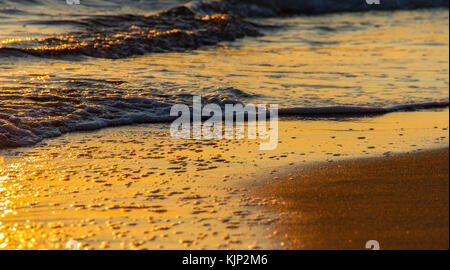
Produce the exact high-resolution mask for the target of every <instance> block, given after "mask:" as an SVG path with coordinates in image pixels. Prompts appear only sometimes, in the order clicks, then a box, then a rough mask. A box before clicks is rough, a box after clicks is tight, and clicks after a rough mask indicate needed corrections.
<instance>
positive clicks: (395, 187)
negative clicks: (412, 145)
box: [261, 148, 449, 250]
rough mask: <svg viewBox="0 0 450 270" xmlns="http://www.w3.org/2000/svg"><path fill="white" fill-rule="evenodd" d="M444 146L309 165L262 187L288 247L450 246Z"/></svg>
mask: <svg viewBox="0 0 450 270" xmlns="http://www.w3.org/2000/svg"><path fill="white" fill-rule="evenodd" d="M448 159H449V149H448V148H446V149H440V150H433V151H426V152H422V153H413V154H404V155H396V156H392V157H382V158H368V159H356V160H351V161H343V162H337V163H334V164H332V165H330V164H326V165H315V166H311V167H309V168H307V169H305V170H303V171H302V172H301V173H299V174H298V175H296V176H294V177H293V178H291V179H285V180H283V181H280V182H279V183H277V184H276V185H274V184H273V183H272V184H270V185H267V187H266V188H264V189H263V190H262V191H261V192H262V193H263V194H265V195H266V196H268V197H270V198H272V199H277V200H282V203H280V204H278V205H277V207H275V209H276V210H277V211H280V212H284V213H286V212H287V213H288V214H286V215H285V216H284V218H283V219H281V220H280V221H279V222H278V223H277V227H278V228H279V232H278V233H277V237H278V238H279V239H280V241H284V243H285V244H286V248H288V249H364V248H365V243H366V242H367V241H369V240H377V241H378V242H379V244H380V248H381V249H402V250H403V249H448V248H449V223H448V213H449V200H448V197H449V193H448V192H449V182H448V175H449V167H448V161H449V160H448Z"/></svg>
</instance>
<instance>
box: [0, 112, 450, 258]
mask: <svg viewBox="0 0 450 270" xmlns="http://www.w3.org/2000/svg"><path fill="white" fill-rule="evenodd" d="M448 117H449V114H448V109H439V110H426V111H419V112H399V113H392V114H386V115H384V116H377V117H367V118H361V119H354V120H352V121H340V120H339V119H337V120H327V119H324V120H319V119H311V120H307V119H292V120H285V121H280V123H279V144H278V147H277V149H276V150H273V151H261V150H260V149H259V144H260V141H259V140H205V141H198V140H177V139H173V138H171V137H170V136H169V135H168V127H167V125H166V124H161V125H136V126H130V127H120V128H111V129H102V130H100V131H96V132H80V133H70V134H67V135H64V136H61V137H58V138H55V139H49V140H45V141H43V142H41V143H39V144H38V145H36V146H33V147H25V148H14V149H5V150H2V151H1V152H0V157H1V158H0V194H1V197H0V222H1V224H0V249H65V248H66V243H67V242H68V241H70V240H75V241H77V242H78V243H80V244H81V248H82V249H151V250H152V249H158V250H159V249H196V250H198V249H233V250H235V249H284V248H287V247H291V248H294V245H295V244H296V243H297V242H296V238H293V237H291V236H289V237H288V238H287V239H279V238H278V237H279V236H280V235H284V234H282V233H281V231H282V229H281V228H283V223H281V224H280V223H278V222H280V221H285V220H289V219H286V218H287V217H290V214H291V213H295V212H298V211H299V209H296V208H294V209H287V208H286V209H285V208H284V207H285V206H286V205H284V204H283V203H284V201H285V198H283V197H279V198H271V196H267V195H270V194H259V193H258V194H256V193H255V192H254V191H255V187H258V186H262V185H266V186H267V187H268V189H269V190H272V189H274V190H276V188H277V187H282V186H283V185H282V183H283V182H281V181H282V180H281V179H284V178H285V177H286V178H289V177H294V175H296V174H297V173H298V172H300V173H299V175H300V176H301V177H300V179H303V171H305V170H307V169H308V168H309V167H310V166H316V165H317V164H324V163H325V164H340V163H338V162H340V161H345V160H359V159H361V158H377V157H387V156H396V155H397V154H401V153H405V152H410V153H420V152H423V151H425V150H426V149H433V148H445V147H448V139H449V137H448V128H449V127H448ZM388 160H390V159H388ZM394 160H395V159H393V161H394ZM386 162H387V161H386ZM387 163H388V164H389V162H387ZM429 163H430V162H429V161H427V162H426V164H427V165H428V164H429ZM355 164H359V163H355ZM393 164H394V163H393ZM422 164H423V163H422ZM414 166H415V165H414ZM384 167H386V166H384ZM414 168H415V167H413V166H412V167H411V170H414ZM417 168H418V169H420V168H421V167H420V163H419V164H417ZM397 171H398V170H395V172H397ZM447 171H448V167H447ZM323 175H325V176H327V177H324V178H323V179H324V181H325V182H324V185H319V184H317V185H319V186H317V188H315V189H306V187H304V186H303V185H299V186H298V187H299V188H300V189H301V190H303V188H305V192H306V191H308V192H307V193H306V195H305V196H303V193H300V194H302V195H301V196H300V195H299V196H298V198H299V199H300V200H301V201H302V202H304V203H305V204H306V203H307V205H311V207H312V206H317V197H315V196H325V195H326V196H327V197H324V198H329V200H327V201H326V205H328V204H332V205H334V206H336V207H335V208H332V209H331V210H330V211H332V210H333V211H338V212H339V211H347V210H348V208H346V206H347V203H352V204H354V203H353V202H352V201H350V199H346V197H343V198H340V197H337V198H336V197H333V196H338V195H339V194H340V196H344V195H345V196H346V195H349V196H351V197H349V198H353V197H354V196H356V197H357V196H366V195H364V193H363V192H367V196H370V195H371V194H372V193H371V192H372V191H373V190H372V189H371V188H369V187H368V188H367V189H364V188H362V189H354V190H355V192H361V193H360V194H359V193H358V194H359V195H358V194H353V195H352V194H346V193H345V192H349V191H351V190H353V188H356V187H357V186H358V185H357V183H355V184H352V185H351V186H350V187H349V186H348V185H350V184H344V186H336V189H333V190H329V189H327V188H328V186H327V185H326V184H325V183H327V181H341V180H339V179H341V178H339V174H338V172H334V174H333V173H332V172H331V171H330V172H329V174H328V172H327V173H324V174H323ZM397 176H398V177H400V175H397ZM320 179H321V178H320ZM320 179H319V178H317V181H319V180H320ZM386 179H387V178H386ZM402 179H403V178H402ZM402 179H400V180H399V181H398V182H395V183H392V184H389V185H387V189H388V191H389V190H391V186H395V187H404V186H405V181H406V180H408V179H403V180H402ZM288 182H289V181H288ZM280 183H281V184H280ZM337 183H339V182H337ZM343 183H346V182H343ZM374 183H375V182H374ZM377 183H380V184H384V183H385V182H384V181H383V179H381V180H379V181H377ZM396 183H397V184H396ZM319 187H320V188H319ZM338 187H339V189H337V188H338ZM383 187H386V186H385V185H383ZM413 187H414V185H412V186H411V192H414V194H409V193H408V194H409V195H410V196H415V193H418V191H417V190H418V189H419V188H416V189H413ZM294 190H296V189H294ZM447 190H448V189H447ZM327 192H331V193H330V194H331V195H330V194H328V193H327ZM339 192H340V193H339ZM280 194H281V193H280ZM420 194H422V193H420ZM433 194H434V193H433ZM352 196H353V197H352ZM405 196H406V195H405ZM430 196H432V195H431V193H430ZM368 198H370V197H368ZM386 198H392V196H391V195H389V196H387V197H386ZM396 198H400V197H398V196H396ZM323 203H325V202H323ZM434 204H435V202H434V201H432V202H429V203H428V202H427V203H424V204H423V205H422V206H423V207H422V208H421V209H422V210H423V212H426V213H429V214H430V215H431V214H432V213H444V212H445V211H444V210H442V209H438V208H435V210H433V209H434ZM419 206H420V204H419ZM444 206H445V205H444ZM447 206H448V203H447ZM277 207H281V208H277ZM372 207H374V206H373V205H372V204H371V203H369V202H368V205H367V207H366V208H367V210H365V211H369V210H371V209H372ZM397 207H404V204H403V203H399V204H398V206H397ZM278 209H279V210H281V211H279V210H278ZM373 209H378V208H373ZM395 209H396V208H392V209H386V211H394V210H395ZM410 209H412V208H410ZM268 210H269V211H268ZM273 210H275V211H273ZM303 210H304V209H302V212H301V215H302V216H303V215H306V213H303ZM316 210H317V209H316ZM425 210H426V211H425ZM333 211H332V212H329V213H328V214H329V215H330V216H329V217H328V219H327V220H319V221H320V222H319V221H314V222H313V223H307V226H306V227H307V228H308V230H312V231H314V230H315V229H320V228H324V229H325V228H328V229H327V231H325V232H326V233H328V234H331V233H332V231H333V230H337V229H339V228H341V227H339V226H338V227H336V226H334V225H333V224H329V223H330V222H332V221H333V220H334V219H333V218H335V216H333V214H334V213H335V212H333ZM374 211H375V210H374ZM405 211H406V210H405ZM410 211H411V210H410ZM312 213H316V212H314V211H313V212H312ZM317 213H318V214H322V213H323V212H320V211H319V212H317ZM342 213H344V212H342ZM364 213H365V212H364ZM389 213H391V212H389ZM405 213H408V212H405ZM375 214H378V213H375V212H368V213H367V215H369V216H371V219H370V220H376V217H377V215H375ZM397 214H398V215H399V216H400V217H402V216H404V215H405V214H404V213H403V212H401V211H400V212H395V213H393V212H392V217H395V215H397ZM360 215H362V214H361V213H360ZM292 217H293V218H294V220H295V217H296V216H295V215H294V216H292ZM305 222H306V221H305ZM311 222H312V221H311ZM392 222H394V221H392ZM392 222H391V223H392ZM404 222H409V221H404ZM391 223H387V224H386V227H389V226H390V224H391ZM402 224H405V223H399V225H402ZM327 225H330V226H328V227H327ZM396 225H397V224H396ZM293 228H295V227H293ZM375 228H377V227H375ZM432 228H434V225H433V226H430V229H432ZM402 229H403V227H402ZM277 231H278V233H277ZM410 231H411V232H413V230H412V229H411V230H410ZM325 232H322V233H325ZM287 233H288V235H290V234H289V232H287ZM296 233H297V235H299V236H301V237H313V236H314V237H315V236H318V235H317V232H316V234H313V233H312V232H308V233H305V234H304V233H303V231H296ZM359 233H362V231H361V232H359ZM339 235H341V234H339ZM370 236H371V237H370V238H375V239H378V240H380V241H381V244H382V248H384V247H385V245H388V243H389V240H384V238H382V236H379V235H378V234H377V235H370ZM363 238H364V239H361V241H363V240H364V241H363V242H364V243H365V241H366V240H368V239H365V237H363ZM308 239H309V240H310V242H309V243H310V245H308V246H307V245H305V246H295V248H296V247H299V248H319V246H320V245H322V244H323V242H322V244H320V242H317V241H318V240H317V239H321V238H320V237H319V238H317V239H316V238H308ZM443 239H445V238H443ZM447 239H448V237H447ZM328 241H331V240H328ZM354 241H356V239H355V240H354ZM291 242H292V246H291ZM306 243H307V242H305V240H303V239H302V241H301V244H302V245H303V244H306ZM312 243H314V244H315V245H316V246H313V245H312ZM364 243H362V244H361V243H355V246H347V245H348V243H341V242H339V241H336V242H334V244H335V246H334V247H336V248H338V247H339V248H346V247H354V248H361V247H363V246H362V245H363V244H364ZM322 247H324V248H333V246H331V244H327V245H322ZM386 247H388V246H386ZM415 247H421V246H420V245H419V246H415ZM423 248H426V246H423Z"/></svg>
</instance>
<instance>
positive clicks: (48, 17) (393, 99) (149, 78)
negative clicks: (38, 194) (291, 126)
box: [0, 1, 449, 147]
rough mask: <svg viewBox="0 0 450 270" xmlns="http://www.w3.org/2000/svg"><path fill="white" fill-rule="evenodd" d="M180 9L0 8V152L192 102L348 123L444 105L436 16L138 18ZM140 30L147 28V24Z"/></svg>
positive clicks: (442, 42) (444, 68)
mask: <svg viewBox="0 0 450 270" xmlns="http://www.w3.org/2000/svg"><path fill="white" fill-rule="evenodd" d="M44 2H45V1H44ZM47 2H48V3H47ZM47 2H45V4H46V5H47V6H48V5H49V3H50V2H51V1H47ZM179 2H180V1H169V2H164V4H163V3H161V2H157V1H156V2H154V1H151V3H150V2H139V3H137V2H133V4H129V5H126V6H125V5H121V6H120V8H117V7H118V5H117V4H114V3H115V2H113V3H112V4H109V5H108V4H105V3H104V2H101V1H100V2H94V3H95V4H92V3H90V2H88V1H86V3H84V4H83V5H80V6H76V7H72V6H69V7H67V5H65V4H58V5H56V6H55V7H54V8H52V9H49V10H45V8H44V7H45V6H46V5H42V3H41V4H35V6H36V8H33V9H31V8H30V4H28V3H22V2H19V3H22V4H18V5H16V6H17V7H16V12H15V13H11V11H10V10H12V9H13V6H12V4H11V2H7V4H6V5H5V6H6V7H7V8H3V11H4V12H3V14H5V17H3V18H0V22H1V24H0V25H1V26H0V28H1V31H0V39H1V40H2V41H1V42H2V43H1V46H0V51H2V53H1V55H0V139H1V140H0V147H8V146H23V145H30V144H34V143H36V142H39V141H41V140H42V139H43V138H48V137H54V136H59V135H61V134H63V133H66V132H71V131H80V130H94V129H98V128H102V127H108V126H117V125H125V124H134V123H142V122H160V121H168V120H170V119H171V118H170V117H169V109H170V107H171V105H173V104H175V103H187V104H190V103H191V101H192V99H191V97H192V95H202V96H203V97H204V100H205V101H206V102H217V103H219V104H224V103H230V102H243V103H254V104H257V103H266V104H267V103H276V104H279V107H280V108H281V109H282V110H280V115H281V116H283V112H286V114H289V115H292V114H294V115H295V114H299V115H303V114H304V113H305V110H306V112H308V114H309V116H311V114H312V115H314V114H316V113H319V114H320V115H321V116H324V113H325V116H326V113H330V112H336V110H335V109H334V108H332V109H331V110H330V109H329V108H321V107H324V106H325V107H329V106H349V108H347V109H346V111H347V112H355V113H356V112H358V109H361V108H360V107H361V106H369V107H373V108H375V110H381V111H382V112H385V111H383V108H386V107H390V106H394V105H404V104H409V105H411V104H418V103H424V102H438V103H436V104H432V106H434V105H437V106H442V105H443V106H447V104H448V87H449V80H448V72H449V71H448V59H449V55H448V49H449V46H448V40H449V33H448V26H449V12H448V10H446V9H431V10H413V11H379V12H357V13H340V14H330V15H318V16H294V17H275V18H273V17H272V18H266V19H261V18H244V20H245V21H241V20H240V19H239V20H235V19H233V17H229V18H228V17H224V18H222V17H220V18H219V17H218V18H217V19H211V18H212V17H208V19H206V20H204V19H201V18H204V17H201V18H200V19H198V18H197V17H196V18H194V17H192V18H191V17H190V16H191V15H189V14H190V13H189V12H188V13H186V12H187V11H185V10H184V9H183V10H181V11H180V10H178V11H177V12H180V13H177V15H167V14H168V13H163V15H160V16H159V17H157V18H156V17H154V15H151V16H150V17H148V16H147V17H146V16H144V14H154V13H155V12H158V11H160V10H162V9H164V8H168V7H171V6H177V5H179ZM89 3H90V4H89ZM14 7H15V6H14ZM5 10H8V12H6V11H5ZM18 10H20V11H22V12H25V13H24V14H23V15H20V14H21V12H19V11H18ZM58 12H59V13H58ZM29 13H32V17H29V16H30V14H29ZM126 13H133V14H135V16H134V17H133V16H132V17H131V18H130V17H127V16H123V14H126ZM17 14H19V15H17ZM55 14H58V15H57V16H56V17H55V18H52V16H55ZM74 14H75V15H74ZM99 14H102V15H99ZM105 14H109V16H110V17H107V16H106V17H105ZM170 14H171V13H170ZM69 15H70V16H69ZM111 16H112V17H111ZM186 16H187V17H186ZM195 16H197V15H195ZM202 16H203V15H202ZM30 18H31V19H30ZM155 18H156V19H155ZM180 18H181V22H180V21H179V20H180ZM69 19H70V23H67V20H69ZM148 20H150V21H148ZM191 20H194V21H191ZM198 20H200V21H201V23H199V22H197V21H198ZM62 21H65V22H66V23H62ZM248 21H253V22H257V24H258V25H259V26H258V25H256V26H252V24H251V23H249V22H248ZM149 22H152V23H155V25H152V24H151V23H150V26H148V25H145V24H146V23H149ZM187 22H190V23H192V25H191V26H189V27H191V28H190V29H191V30H192V31H191V30H189V31H191V32H192V34H189V33H190V32H189V31H188V30H186V31H185V30H182V32H183V31H185V32H183V33H185V34H186V35H187V37H189V38H194V40H195V41H196V42H200V44H197V45H195V44H194V45H193V44H191V43H189V44H188V43H181V44H180V43H179V42H180V40H183V39H184V38H183V37H185V36H183V35H182V36H179V34H178V32H176V31H178V30H176V29H175V28H176V27H175V26H174V23H175V25H179V26H180V27H182V25H183V24H187ZM224 25H225V26H226V27H228V28H229V27H231V29H232V31H231V32H233V31H234V32H235V31H242V35H243V36H245V35H248V34H250V35H252V33H253V32H252V31H256V32H258V33H259V34H260V35H259V36H256V37H250V36H247V37H245V38H243V39H238V40H234V41H226V40H228V39H235V38H239V37H240V36H239V35H238V36H234V35H233V37H226V36H224V35H222V34H221V33H220V32H217V31H216V32H215V30H211V29H215V28H216V27H219V28H220V27H224ZM268 25H271V26H274V27H265V26H268ZM260 26H264V27H260ZM152 27H154V28H155V29H160V30H161V29H166V30H170V31H171V32H170V33H169V34H166V36H164V35H162V34H158V38H160V39H157V38H156V37H147V34H148V32H145V31H152V30H151V28H152ZM248 27H250V28H251V30H249V29H250V28H248ZM19 28H21V30H19ZM102 29H103V33H104V35H101V37H100V43H99V44H100V45H101V46H103V45H105V44H106V43H109V42H112V43H114V44H116V42H118V43H117V44H118V45H117V46H116V47H114V46H110V47H107V49H98V48H97V47H95V44H94V43H90V41H89V40H90V38H92V37H93V38H95V37H96V36H95V35H93V34H92V33H95V32H96V31H100V32H101V31H102ZM221 29H222V28H221ZM223 29H225V28H223ZM246 29H247V30H246ZM144 30H145V31H144ZM158 31H159V30H157V32H158ZM161 31H162V30H161ZM201 31H209V32H208V33H209V36H211V37H213V39H214V40H213V41H210V42H211V44H216V43H218V44H216V45H210V46H206V47H204V46H201V45H202V44H203V43H205V42H206V43H205V44H208V42H209V41H205V40H204V37H206V36H204V35H202V34H198V32H201ZM248 31H250V32H248ZM144 32H145V33H147V34H146V36H144V35H143V34H142V33H144ZM231 32H230V33H231ZM234 32H233V33H234ZM160 33H162V32H160ZM161 35H162V37H161ZM126 36H131V38H127V37H126ZM36 38H37V39H36ZM39 38H41V39H42V41H39ZM84 40H87V41H86V42H87V43H86V44H87V45H83V44H84V43H83V42H85V41H84ZM155 40H156V41H155ZM221 40H223V41H221ZM42 42H43V44H45V46H47V47H46V48H47V49H45V50H41V49H38V50H37V51H39V52H40V53H39V54H32V55H29V54H28V53H24V51H23V50H29V51H32V52H35V51H36V50H35V49H29V48H36V46H38V45H39V46H41V45H42V44H41V43H42ZM139 42H141V44H144V43H145V44H147V43H148V42H150V43H149V44H150V45H149V46H150V47H149V48H155V46H154V45H155V44H160V43H161V42H163V43H164V42H165V43H164V44H165V45H158V46H159V47H158V48H160V49H161V48H162V50H166V51H167V52H164V53H154V52H153V53H148V52H149V51H145V50H147V49H145V48H143V50H144V51H140V52H138V54H143V55H138V56H136V55H134V56H133V54H134V53H133V50H131V51H130V50H129V49H130V48H135V47H136V46H137V47H139V44H140V43H139ZM155 42H156V43H155ZM158 42H159V43H158ZM202 42H203V43H202ZM52 44H55V45H52ZM205 44H203V45H205ZM100 45H99V46H100ZM198 45H199V48H197V47H198ZM52 46H55V47H52ZM67 46H69V47H70V46H75V47H77V48H78V49H76V50H71V49H67ZM105 46H109V45H108V44H106V45H105ZM11 48H16V49H17V48H18V49H20V50H22V51H20V52H18V51H14V50H13V51H11ZM194 48H197V49H194ZM2 49H3V50H2ZM151 50H153V49H151ZM171 51H172V52H171ZM46 52H50V54H49V55H47V54H46ZM54 52H57V53H56V54H54ZM75 52H77V53H75ZM42 53H44V54H42ZM60 53H61V54H60ZM87 55H90V56H87ZM105 57H106V58H105ZM117 57H118V58H119V59H108V58H117ZM412 107H413V108H414V106H412ZM419 107H420V106H419ZM284 108H302V109H300V110H285V111H283V109H284ZM311 109H312V110H311ZM314 109H316V110H314ZM387 111H390V110H387Z"/></svg>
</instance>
